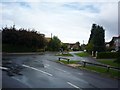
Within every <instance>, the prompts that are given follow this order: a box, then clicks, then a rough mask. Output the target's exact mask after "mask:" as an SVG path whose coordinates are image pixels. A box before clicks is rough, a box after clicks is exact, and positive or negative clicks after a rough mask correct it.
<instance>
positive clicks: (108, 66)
mask: <svg viewBox="0 0 120 90" xmlns="http://www.w3.org/2000/svg"><path fill="white" fill-rule="evenodd" d="M82 62H83V67H85V66H86V64H91V65H96V66H101V67H105V68H107V72H109V70H110V68H111V69H115V70H118V71H120V68H118V67H113V66H110V65H104V64H98V63H92V62H86V61H82Z"/></svg>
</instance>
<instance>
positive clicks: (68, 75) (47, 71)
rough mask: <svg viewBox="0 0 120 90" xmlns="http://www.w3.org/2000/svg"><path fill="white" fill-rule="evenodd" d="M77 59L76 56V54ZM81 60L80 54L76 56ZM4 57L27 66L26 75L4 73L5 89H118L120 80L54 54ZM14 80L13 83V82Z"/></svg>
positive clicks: (24, 71)
mask: <svg viewBox="0 0 120 90" xmlns="http://www.w3.org/2000/svg"><path fill="white" fill-rule="evenodd" d="M72 58H73V57H72ZM75 58H77V59H78V57H75ZM3 60H11V61H12V62H15V63H17V64H19V65H21V66H23V67H24V68H23V69H22V70H21V73H22V74H23V75H14V76H12V77H10V76H8V75H7V74H6V72H5V71H3V73H2V75H3V77H2V81H3V82H2V84H3V88H78V89H80V90H82V89H84V88H96V89H97V88H118V84H119V83H118V80H116V79H112V78H108V77H105V76H101V75H99V74H96V73H92V72H88V71H84V70H80V69H75V68H72V67H68V66H65V65H62V64H59V63H56V62H54V61H57V60H58V56H54V53H49V52H47V53H45V54H44V55H7V56H3ZM11 82H12V83H11Z"/></svg>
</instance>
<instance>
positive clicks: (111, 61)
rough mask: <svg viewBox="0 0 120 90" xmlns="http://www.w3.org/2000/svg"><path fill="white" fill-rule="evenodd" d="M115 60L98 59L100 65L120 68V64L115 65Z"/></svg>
mask: <svg viewBox="0 0 120 90" xmlns="http://www.w3.org/2000/svg"><path fill="white" fill-rule="evenodd" d="M114 60H115V59H97V61H98V62H100V63H103V64H108V65H110V66H115V67H119V66H120V63H115V62H114Z"/></svg>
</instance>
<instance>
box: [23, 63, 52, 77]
mask: <svg viewBox="0 0 120 90" xmlns="http://www.w3.org/2000/svg"><path fill="white" fill-rule="evenodd" d="M22 66H24V67H27V68H30V69H33V70H36V71H39V72H42V73H44V74H47V75H49V76H53V75H52V74H50V73H47V72H45V71H42V70H40V69H37V68H34V67H31V66H28V65H24V64H23V65H22Z"/></svg>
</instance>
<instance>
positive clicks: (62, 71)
mask: <svg viewBox="0 0 120 90" xmlns="http://www.w3.org/2000/svg"><path fill="white" fill-rule="evenodd" d="M55 69H57V70H59V71H62V72H67V71H64V70H62V69H59V68H55Z"/></svg>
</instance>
